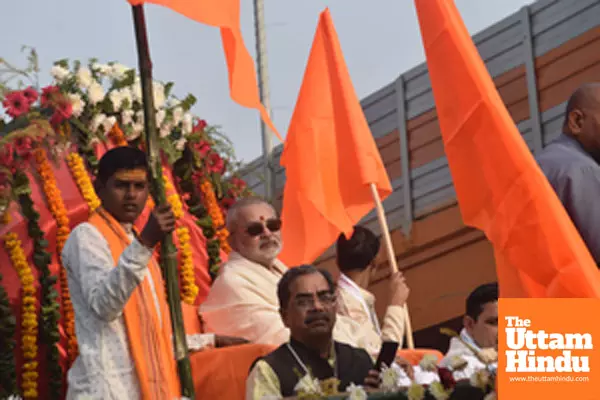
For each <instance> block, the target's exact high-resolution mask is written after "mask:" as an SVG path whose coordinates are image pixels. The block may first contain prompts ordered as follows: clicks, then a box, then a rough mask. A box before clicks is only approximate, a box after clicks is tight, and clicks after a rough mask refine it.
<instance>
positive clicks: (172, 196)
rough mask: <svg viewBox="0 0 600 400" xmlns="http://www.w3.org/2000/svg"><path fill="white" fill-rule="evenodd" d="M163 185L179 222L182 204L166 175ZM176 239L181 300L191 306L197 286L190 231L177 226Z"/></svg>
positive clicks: (196, 294)
mask: <svg viewBox="0 0 600 400" xmlns="http://www.w3.org/2000/svg"><path fill="white" fill-rule="evenodd" d="M163 181H164V184H165V193H167V201H168V202H169V204H170V205H171V209H172V210H173V214H174V215H175V218H176V219H177V220H178V221H179V220H181V218H183V215H184V214H183V204H182V202H181V199H180V198H179V194H178V193H177V191H176V190H175V186H174V185H173V183H172V182H171V179H170V178H169V176H168V175H167V174H164V175H163ZM175 232H176V234H177V239H178V240H179V275H180V276H179V278H180V279H179V280H180V282H181V292H182V293H181V299H182V300H183V301H184V302H186V303H187V304H190V305H193V304H194V301H195V300H196V296H198V291H199V289H198V286H196V274H195V273H194V261H193V258H192V248H191V245H190V231H189V229H188V228H187V227H185V226H179V227H177V229H176V231H175Z"/></svg>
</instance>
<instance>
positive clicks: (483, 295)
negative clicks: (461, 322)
mask: <svg viewBox="0 0 600 400" xmlns="http://www.w3.org/2000/svg"><path fill="white" fill-rule="evenodd" d="M495 301H498V284H497V283H486V284H484V285H481V286H478V287H477V288H476V289H475V290H473V291H472V292H471V294H470V295H469V297H467V301H466V308H467V315H468V316H469V317H471V318H473V319H474V320H475V321H477V318H479V315H480V314H481V313H482V311H483V307H484V306H485V305H486V304H487V303H492V302H495Z"/></svg>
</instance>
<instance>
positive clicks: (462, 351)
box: [440, 328, 498, 380]
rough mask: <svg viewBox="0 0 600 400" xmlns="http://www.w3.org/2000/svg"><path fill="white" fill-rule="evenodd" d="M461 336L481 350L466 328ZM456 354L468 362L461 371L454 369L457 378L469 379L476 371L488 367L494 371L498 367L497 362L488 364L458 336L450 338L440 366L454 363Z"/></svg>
mask: <svg viewBox="0 0 600 400" xmlns="http://www.w3.org/2000/svg"><path fill="white" fill-rule="evenodd" d="M460 337H461V339H462V340H464V341H465V342H467V343H469V344H470V345H471V346H473V347H474V348H475V349H477V350H481V349H480V348H479V346H478V345H477V344H476V343H475V341H474V340H473V339H472V338H471V336H469V334H468V333H467V331H466V330H465V329H464V328H463V329H462V330H461V332H460ZM456 356H458V357H461V358H462V359H463V360H465V361H466V362H467V366H466V367H465V368H464V369H462V370H460V371H454V372H453V373H452V375H453V376H454V379H455V380H463V379H469V378H470V377H471V376H472V375H473V374H474V373H475V372H477V371H480V370H482V369H486V368H488V369H490V370H492V371H495V370H496V369H497V368H498V363H497V362H495V363H492V364H490V365H489V366H486V365H485V364H484V363H483V362H482V361H481V360H480V359H479V358H478V357H477V355H475V353H473V351H472V350H471V349H470V348H469V347H467V346H465V344H464V343H463V342H461V341H460V340H458V339H457V338H452V339H450V347H449V349H448V352H447V353H446V356H445V357H444V359H443V360H442V362H441V363H440V366H442V367H449V366H450V365H452V358H453V357H456Z"/></svg>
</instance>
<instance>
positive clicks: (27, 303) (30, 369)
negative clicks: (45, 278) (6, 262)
mask: <svg viewBox="0 0 600 400" xmlns="http://www.w3.org/2000/svg"><path fill="white" fill-rule="evenodd" d="M4 247H5V248H6V250H7V251H8V254H9V256H10V260H11V262H12V264H13V266H14V268H15V269H16V270H17V274H18V275H19V280H20V281H21V288H22V293H23V296H22V298H21V349H22V350H23V359H24V362H23V370H22V373H21V388H22V390H23V396H24V397H25V398H26V399H35V398H37V397H38V376H39V375H38V372H37V369H38V362H37V361H36V359H37V354H38V345H37V335H38V321H37V313H36V303H37V299H36V289H35V285H34V278H33V273H32V271H31V267H30V266H29V263H28V262H27V257H26V256H25V251H24V250H23V247H22V245H21V241H20V240H19V237H18V235H17V234H16V233H14V232H11V233H8V234H7V235H6V236H5V237H4Z"/></svg>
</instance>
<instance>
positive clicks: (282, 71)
mask: <svg viewBox="0 0 600 400" xmlns="http://www.w3.org/2000/svg"><path fill="white" fill-rule="evenodd" d="M241 1H242V28H243V34H244V39H245V41H246V46H247V47H248V49H249V50H250V52H251V54H252V55H254V54H255V42H254V25H253V24H254V20H253V1H252V0H241ZM529 3H531V1H530V0H502V1H500V0H456V4H457V6H458V9H459V11H460V12H461V14H462V16H463V19H464V21H465V24H466V25H467V28H468V29H469V31H470V32H471V34H475V33H477V32H479V31H481V30H483V29H485V28H486V27H488V26H490V25H492V24H494V23H495V22H497V21H499V20H501V19H503V18H505V17H506V16H508V15H510V14H512V13H514V12H516V11H518V10H519V9H520V8H521V7H522V6H523V5H525V4H529ZM327 6H328V7H329V8H330V11H331V15H332V18H333V21H334V24H335V26H336V30H337V32H338V35H339V39H340V42H341V45H342V48H343V51H344V56H345V58H346V62H347V65H348V69H349V71H350V74H351V76H352V80H353V83H354V86H355V88H356V91H357V93H358V95H359V96H360V98H363V97H365V96H366V95H368V94H370V93H372V92H374V91H376V90H377V89H379V88H381V87H382V86H385V85H386V84H388V83H389V82H391V81H392V80H394V79H395V78H396V77H397V76H398V75H399V74H400V73H402V72H404V71H405V70H407V69H410V68H412V67H414V66H415V65H417V64H419V63H421V62H423V60H424V54H423V49H422V43H421V38H420V33H419V26H418V21H417V17H416V14H415V10H414V4H413V1H411V0H371V1H366V0H301V1H299V0H296V1H291V0H265V18H266V24H267V46H268V47H267V51H268V62H269V72H270V87H271V107H272V113H273V119H274V122H275V124H276V125H277V127H278V129H279V131H280V132H281V133H282V135H284V136H285V133H286V131H287V127H288V123H289V119H290V118H291V115H292V111H293V109H294V105H295V102H296V96H297V94H298V90H299V88H300V84H301V80H302V76H303V73H304V67H305V64H306V58H307V57H308V53H309V51H310V46H311V43H312V40H313V36H314V33H315V29H316V27H317V21H318V16H319V13H320V12H321V11H322V10H323V9H324V8H325V7H327ZM2 17H3V18H2V22H3V27H2V28H3V29H2V30H3V33H4V34H3V35H0V57H4V58H5V59H7V60H8V61H10V62H13V63H16V64H23V63H24V62H25V58H24V56H23V55H22V54H21V53H20V49H21V45H29V46H33V47H35V48H36V49H37V50H38V52H39V55H40V62H41V67H42V75H41V80H42V84H44V83H48V82H49V81H50V77H49V74H48V71H49V69H50V68H51V66H52V63H53V62H54V61H55V60H58V59H62V58H69V59H72V60H73V59H79V60H82V61H87V59H88V58H91V57H96V58H98V59H99V60H100V61H101V62H108V61H119V62H121V63H123V64H126V65H129V66H132V67H137V58H136V57H137V54H136V47H135V38H134V34H133V22H132V16H131V8H130V6H129V5H128V3H127V2H126V0H103V1H100V0H19V1H13V2H9V3H8V4H4V5H3V6H2ZM146 19H147V25H148V31H149V41H150V51H151V56H152V61H153V64H154V76H155V79H159V80H162V81H173V82H175V93H177V95H179V96H181V97H183V96H185V94H187V93H192V94H194V95H195V96H196V97H197V98H198V103H197V105H196V106H195V108H194V110H193V111H194V112H195V113H196V114H197V115H198V116H200V117H202V118H204V119H206V120H207V121H208V122H209V123H211V124H217V125H221V126H222V128H223V131H224V132H225V133H226V134H227V135H228V136H229V138H231V139H232V141H233V143H234V146H235V150H236V153H237V156H238V157H239V158H241V159H243V160H244V161H246V162H249V161H252V160H253V159H254V158H256V157H258V156H259V155H260V154H261V150H262V144H261V136H260V123H259V116H258V113H257V112H256V111H255V110H251V109H245V108H243V107H240V106H238V105H237V104H236V103H234V102H233V101H232V100H231V99H230V98H229V87H228V82H227V71H226V66H225V61H224V56H223V51H222V49H221V40H220V36H219V32H218V30H217V29H216V28H212V27H208V26H204V25H201V24H198V23H196V22H194V21H191V20H188V19H186V18H185V17H183V16H180V15H178V14H176V13H174V12H172V11H170V10H168V9H164V8H161V7H158V6H154V5H149V6H147V7H146ZM277 144H278V141H277V139H275V138H274V145H277Z"/></svg>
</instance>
